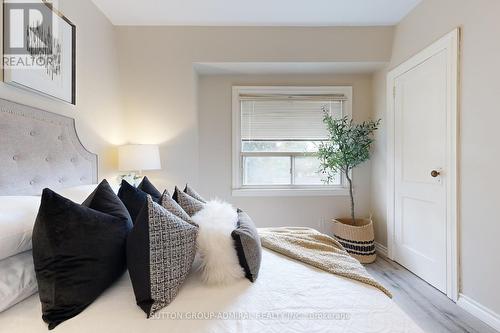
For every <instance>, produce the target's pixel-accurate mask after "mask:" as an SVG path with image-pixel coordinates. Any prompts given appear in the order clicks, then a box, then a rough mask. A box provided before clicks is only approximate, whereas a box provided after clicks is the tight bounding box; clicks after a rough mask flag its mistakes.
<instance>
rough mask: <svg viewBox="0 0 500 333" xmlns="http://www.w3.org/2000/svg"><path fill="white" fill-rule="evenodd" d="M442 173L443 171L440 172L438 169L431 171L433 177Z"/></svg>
mask: <svg viewBox="0 0 500 333" xmlns="http://www.w3.org/2000/svg"><path fill="white" fill-rule="evenodd" d="M440 174H441V173H440V172H439V171H437V170H432V171H431V177H434V178H436V177H437V176H439V175H440Z"/></svg>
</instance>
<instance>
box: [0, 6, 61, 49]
mask: <svg viewBox="0 0 500 333" xmlns="http://www.w3.org/2000/svg"><path fill="white" fill-rule="evenodd" d="M52 15H53V12H52V10H51V5H50V4H48V3H44V2H27V1H24V2H14V1H9V2H5V4H4V19H5V22H4V28H5V33H4V54H8V55H31V56H39V55H42V56H43V55H51V54H53V48H54V34H53V19H52Z"/></svg>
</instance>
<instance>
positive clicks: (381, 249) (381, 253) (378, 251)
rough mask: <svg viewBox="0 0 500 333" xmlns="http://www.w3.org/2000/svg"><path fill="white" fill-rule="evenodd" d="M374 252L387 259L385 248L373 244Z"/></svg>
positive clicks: (378, 244)
mask: <svg viewBox="0 0 500 333" xmlns="http://www.w3.org/2000/svg"><path fill="white" fill-rule="evenodd" d="M375 251H377V254H378V255H380V256H382V257H384V258H387V246H384V245H382V244H380V243H377V242H375Z"/></svg>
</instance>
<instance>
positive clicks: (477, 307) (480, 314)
mask: <svg viewBox="0 0 500 333" xmlns="http://www.w3.org/2000/svg"><path fill="white" fill-rule="evenodd" d="M457 304H458V306H460V307H461V308H462V309H464V310H465V311H467V312H468V313H470V314H471V315H473V316H474V317H476V318H478V319H480V320H481V321H483V322H484V323H486V324H487V325H489V326H491V327H493V328H494V329H496V330H497V331H499V332H500V315H499V314H498V313H495V312H493V311H492V310H490V309H489V308H487V307H485V306H484V305H482V304H480V303H478V302H476V301H475V300H473V299H472V298H470V297H468V296H465V295H463V294H460V295H459V297H458V302H457Z"/></svg>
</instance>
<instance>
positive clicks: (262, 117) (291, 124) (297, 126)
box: [240, 96, 345, 141]
mask: <svg viewBox="0 0 500 333" xmlns="http://www.w3.org/2000/svg"><path fill="white" fill-rule="evenodd" d="M290 97H292V96H287V97H286V98H276V97H272V96H261V97H254V98H251V97H244V98H241V99H240V103H241V139H242V140H243V141H294V140H295V141H298V140H307V141H321V140H325V139H328V131H327V130H326V127H325V124H324V123H323V108H326V109H327V110H328V112H330V114H331V115H333V116H334V117H342V106H343V103H344V100H345V99H344V98H341V97H337V96H336V97H335V98H331V97H330V98H327V97H324V98H318V96H311V97H310V98H300V96H294V97H292V98H290Z"/></svg>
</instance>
